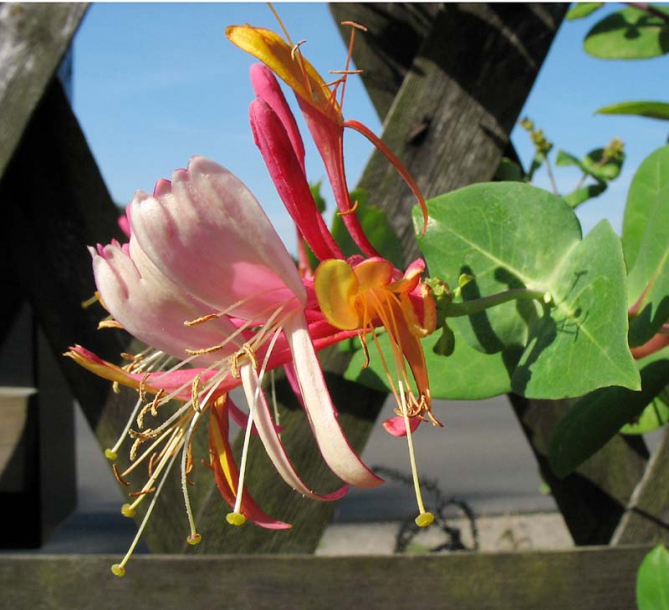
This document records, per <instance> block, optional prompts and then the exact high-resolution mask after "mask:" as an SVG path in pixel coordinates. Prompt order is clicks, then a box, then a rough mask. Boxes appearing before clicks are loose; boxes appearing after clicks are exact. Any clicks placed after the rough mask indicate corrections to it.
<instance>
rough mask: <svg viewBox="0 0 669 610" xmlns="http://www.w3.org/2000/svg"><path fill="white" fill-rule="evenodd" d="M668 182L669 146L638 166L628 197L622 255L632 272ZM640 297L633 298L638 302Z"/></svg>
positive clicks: (634, 296)
mask: <svg viewBox="0 0 669 610" xmlns="http://www.w3.org/2000/svg"><path fill="white" fill-rule="evenodd" d="M667 182H669V146H664V147H662V148H660V149H658V150H656V151H654V152H653V153H651V154H650V155H649V156H648V157H646V159H644V161H643V162H642V163H641V165H639V169H638V170H637V172H636V174H635V175H634V178H633V180H632V184H631V185H630V190H629V193H628V195H627V204H626V206H625V215H624V217H623V234H622V240H623V251H624V252H625V261H626V262H627V266H628V268H629V269H632V267H633V266H634V264H635V263H636V258H637V256H638V255H639V250H640V249H641V243H642V241H643V239H644V235H645V233H646V228H647V225H648V221H649V218H650V216H651V212H652V211H653V208H654V207H655V202H656V200H657V198H658V195H659V194H660V191H661V190H662V189H663V188H664V186H665V185H666V184H667ZM638 296H639V295H638V294H637V295H630V298H636V297H638Z"/></svg>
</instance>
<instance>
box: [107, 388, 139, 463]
mask: <svg viewBox="0 0 669 610" xmlns="http://www.w3.org/2000/svg"><path fill="white" fill-rule="evenodd" d="M141 406H142V400H141V399H139V400H138V401H137V402H136V403H135V408H134V409H133V410H132V413H131V414H130V417H129V418H128V422H127V423H126V425H125V428H124V429H123V432H121V436H120V437H119V438H118V440H117V441H116V444H115V445H114V446H113V447H112V448H111V449H105V457H106V458H107V459H108V460H115V459H116V458H117V455H118V450H119V449H120V448H121V445H122V444H123V441H124V440H125V438H126V436H127V435H128V432H129V431H130V427H131V426H132V422H133V421H134V420H135V417H136V416H137V413H138V411H139V410H140V408H141Z"/></svg>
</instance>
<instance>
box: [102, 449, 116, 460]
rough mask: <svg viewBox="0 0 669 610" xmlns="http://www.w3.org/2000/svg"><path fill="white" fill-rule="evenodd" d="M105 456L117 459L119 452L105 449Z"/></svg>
mask: <svg viewBox="0 0 669 610" xmlns="http://www.w3.org/2000/svg"><path fill="white" fill-rule="evenodd" d="M105 457H106V458H107V459H108V460H115V459H117V458H118V453H116V451H112V450H111V449H105Z"/></svg>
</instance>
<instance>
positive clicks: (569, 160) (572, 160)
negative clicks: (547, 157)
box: [555, 150, 585, 171]
mask: <svg viewBox="0 0 669 610" xmlns="http://www.w3.org/2000/svg"><path fill="white" fill-rule="evenodd" d="M555 165H560V166H567V165H575V166H576V167H580V168H581V169H582V170H583V171H585V168H584V167H583V164H582V163H581V160H580V159H578V158H577V157H575V156H574V155H572V154H570V153H568V152H565V151H564V150H558V151H557V155H556V156H555Z"/></svg>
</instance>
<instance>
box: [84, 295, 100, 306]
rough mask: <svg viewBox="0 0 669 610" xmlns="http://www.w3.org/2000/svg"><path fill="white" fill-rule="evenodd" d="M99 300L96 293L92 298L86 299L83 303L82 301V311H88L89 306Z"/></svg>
mask: <svg viewBox="0 0 669 610" xmlns="http://www.w3.org/2000/svg"><path fill="white" fill-rule="evenodd" d="M99 300H100V293H99V292H97V291H96V292H95V294H94V295H93V296H92V297H90V298H89V299H86V300H85V301H82V302H81V306H82V308H83V309H88V308H89V307H90V306H91V305H94V304H95V303H97V302H98V301H99Z"/></svg>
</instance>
